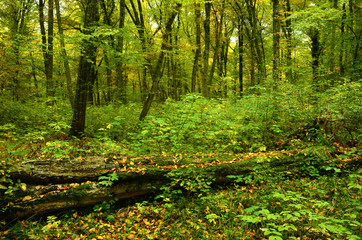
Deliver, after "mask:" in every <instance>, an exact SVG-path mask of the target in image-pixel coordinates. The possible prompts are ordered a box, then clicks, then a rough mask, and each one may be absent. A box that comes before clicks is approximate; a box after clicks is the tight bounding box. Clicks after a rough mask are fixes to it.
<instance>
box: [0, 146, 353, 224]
mask: <svg viewBox="0 0 362 240" xmlns="http://www.w3.org/2000/svg"><path fill="white" fill-rule="evenodd" d="M294 154H296V155H294ZM219 158H220V159H221V157H220V156H215V157H207V158H204V159H203V163H200V162H199V159H197V160H192V159H188V160H184V159H183V160H180V162H179V163H178V164H179V165H178V166H177V165H175V164H174V162H173V159H167V158H161V157H158V158H157V157H151V159H150V158H148V159H138V160H132V161H133V162H134V165H130V164H129V163H130V160H127V159H125V158H121V159H119V160H114V162H113V161H111V162H107V161H105V159H104V158H103V157H92V158H90V157H88V158H85V159H81V160H80V159H73V160H41V161H38V160H35V161H25V162H23V163H20V164H18V166H17V167H16V168H14V169H12V170H11V173H10V176H12V178H13V179H14V181H17V179H21V181H22V182H24V183H26V184H27V188H26V190H25V191H22V192H18V195H17V196H15V197H13V198H12V199H7V200H6V201H4V199H1V200H0V207H5V206H6V212H5V214H3V215H2V216H1V217H0V219H5V220H9V221H12V220H14V219H16V218H24V217H27V216H33V215H42V214H51V213H54V212H57V211H62V210H67V209H75V208H79V207H87V206H92V205H94V204H97V203H101V202H103V201H107V200H111V199H114V198H118V199H129V198H134V197H137V196H143V195H149V194H155V193H156V192H158V191H159V190H160V188H161V187H162V186H165V185H167V184H168V183H170V182H171V181H172V179H170V178H168V177H167V173H169V172H171V171H175V172H177V173H178V176H183V175H184V176H185V177H187V178H189V177H190V172H192V173H194V176H200V175H201V176H206V177H207V178H210V179H213V180H212V181H213V185H221V184H223V185H225V184H231V183H233V180H232V179H231V178H228V177H227V176H229V175H234V176H247V175H249V174H263V173H268V174H274V175H277V174H278V175H288V176H289V177H292V176H298V175H299V174H298V171H299V169H298V166H300V165H301V164H302V163H303V162H304V161H305V159H304V158H303V157H301V156H300V154H299V152H286V151H285V152H281V151H279V152H267V153H255V154H252V153H250V154H245V155H243V156H222V159H224V160H219ZM261 159H265V160H263V161H261ZM155 162H156V163H157V165H156V166H155V164H154V163H155ZM341 163H342V162H341ZM344 164H346V165H345V166H346V167H348V166H354V168H356V166H357V167H358V166H359V165H360V159H355V160H352V161H350V162H349V163H345V162H344ZM108 173H114V174H115V175H116V176H117V178H118V179H114V180H112V181H110V180H104V181H105V183H107V184H111V183H113V184H112V185H111V186H106V185H105V184H101V182H100V181H103V180H98V179H99V177H100V176H108Z"/></svg>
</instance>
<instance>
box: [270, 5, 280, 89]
mask: <svg viewBox="0 0 362 240" xmlns="http://www.w3.org/2000/svg"><path fill="white" fill-rule="evenodd" d="M272 1H273V90H274V91H276V90H278V85H279V82H280V70H279V68H280V46H279V37H280V15H279V0H272Z"/></svg>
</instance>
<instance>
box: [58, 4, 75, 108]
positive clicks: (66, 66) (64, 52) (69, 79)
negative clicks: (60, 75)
mask: <svg viewBox="0 0 362 240" xmlns="http://www.w3.org/2000/svg"><path fill="white" fill-rule="evenodd" d="M55 8H56V16H57V21H58V32H59V36H60V46H61V50H62V52H61V54H62V58H63V64H64V69H65V77H66V81H67V92H68V98H69V101H70V104H71V106H72V108H74V93H73V89H72V76H71V73H70V67H69V61H68V59H67V58H68V57H67V50H66V49H65V41H64V33H63V24H62V18H61V15H60V5H59V0H55Z"/></svg>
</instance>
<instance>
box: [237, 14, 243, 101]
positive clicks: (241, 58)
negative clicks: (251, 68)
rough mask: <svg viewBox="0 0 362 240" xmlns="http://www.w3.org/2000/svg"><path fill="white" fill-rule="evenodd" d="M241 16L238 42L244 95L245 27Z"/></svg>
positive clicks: (241, 92) (240, 89) (240, 90)
mask: <svg viewBox="0 0 362 240" xmlns="http://www.w3.org/2000/svg"><path fill="white" fill-rule="evenodd" d="M241 18H242V16H240V19H239V24H238V43H239V94H240V97H243V92H244V86H243V85H244V80H243V66H244V65H243V55H244V28H243V23H242V20H241Z"/></svg>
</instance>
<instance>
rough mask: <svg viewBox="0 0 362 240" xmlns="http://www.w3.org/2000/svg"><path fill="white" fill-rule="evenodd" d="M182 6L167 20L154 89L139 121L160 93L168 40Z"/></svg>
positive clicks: (144, 105) (177, 7) (154, 74)
mask: <svg viewBox="0 0 362 240" xmlns="http://www.w3.org/2000/svg"><path fill="white" fill-rule="evenodd" d="M181 6H182V5H181V4H179V3H178V4H177V5H176V7H175V8H174V9H173V11H172V14H171V16H170V17H169V19H168V20H167V24H166V29H165V33H164V34H163V37H162V46H161V52H160V54H159V56H158V60H157V63H156V67H155V69H154V71H153V72H152V87H151V91H150V92H149V93H148V96H147V99H146V101H145V103H144V104H143V108H142V112H141V114H140V117H139V120H140V121H143V120H144V119H145V118H146V116H147V114H148V111H149V110H150V108H151V104H152V102H153V99H154V97H155V94H156V92H157V91H158V84H159V81H160V79H161V77H162V71H161V70H162V66H163V60H164V58H165V50H168V48H169V46H168V40H169V37H170V34H171V31H172V24H173V22H174V20H175V18H176V16H177V14H178V13H179V11H180V8H181Z"/></svg>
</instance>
